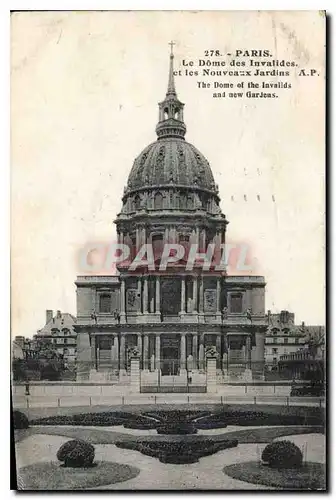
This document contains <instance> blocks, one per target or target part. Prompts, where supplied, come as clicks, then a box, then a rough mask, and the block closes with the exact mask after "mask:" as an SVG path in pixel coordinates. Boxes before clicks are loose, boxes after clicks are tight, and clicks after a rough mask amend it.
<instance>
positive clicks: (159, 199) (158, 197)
mask: <svg viewBox="0 0 336 500" xmlns="http://www.w3.org/2000/svg"><path fill="white" fill-rule="evenodd" d="M162 206H163V196H162V194H161V193H156V194H155V196H154V209H155V210H160V209H161V208H162Z"/></svg>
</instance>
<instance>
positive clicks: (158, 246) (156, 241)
mask: <svg viewBox="0 0 336 500" xmlns="http://www.w3.org/2000/svg"><path fill="white" fill-rule="evenodd" d="M152 248H153V253H154V258H155V259H157V258H158V257H160V256H161V254H162V250H163V235H162V234H153V236H152Z"/></svg>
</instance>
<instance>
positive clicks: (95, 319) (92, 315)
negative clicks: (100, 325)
mask: <svg viewBox="0 0 336 500" xmlns="http://www.w3.org/2000/svg"><path fill="white" fill-rule="evenodd" d="M91 319H92V320H93V321H94V323H95V324H97V314H96V311H93V312H92V314H91Z"/></svg>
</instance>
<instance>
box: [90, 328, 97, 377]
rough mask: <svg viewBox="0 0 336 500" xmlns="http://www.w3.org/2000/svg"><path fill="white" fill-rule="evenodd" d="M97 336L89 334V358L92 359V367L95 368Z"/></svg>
mask: <svg viewBox="0 0 336 500" xmlns="http://www.w3.org/2000/svg"><path fill="white" fill-rule="evenodd" d="M96 339H97V337H96V336H95V335H91V342H90V344H91V359H92V368H93V369H96V370H97V368H98V367H97V341H96Z"/></svg>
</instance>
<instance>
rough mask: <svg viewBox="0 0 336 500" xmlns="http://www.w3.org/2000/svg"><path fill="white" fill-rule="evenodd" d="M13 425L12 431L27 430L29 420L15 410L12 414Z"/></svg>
mask: <svg viewBox="0 0 336 500" xmlns="http://www.w3.org/2000/svg"><path fill="white" fill-rule="evenodd" d="M13 425H14V429H28V427H29V420H28V418H27V417H26V415H25V414H24V413H22V412H21V411H18V410H15V411H14V412H13Z"/></svg>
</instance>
